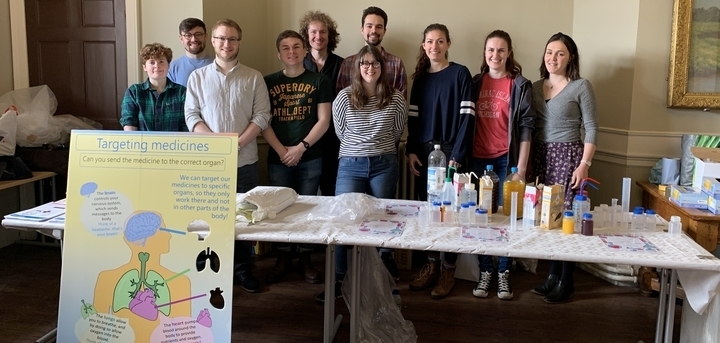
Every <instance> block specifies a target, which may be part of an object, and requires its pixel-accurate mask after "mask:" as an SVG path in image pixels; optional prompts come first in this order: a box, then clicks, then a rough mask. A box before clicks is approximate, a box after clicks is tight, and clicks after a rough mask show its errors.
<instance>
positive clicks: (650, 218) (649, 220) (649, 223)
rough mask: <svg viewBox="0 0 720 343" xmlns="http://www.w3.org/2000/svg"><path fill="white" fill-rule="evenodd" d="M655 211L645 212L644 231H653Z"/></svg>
mask: <svg viewBox="0 0 720 343" xmlns="http://www.w3.org/2000/svg"><path fill="white" fill-rule="evenodd" d="M655 217H656V216H655V211H653V210H645V230H655V225H657V223H656V221H655Z"/></svg>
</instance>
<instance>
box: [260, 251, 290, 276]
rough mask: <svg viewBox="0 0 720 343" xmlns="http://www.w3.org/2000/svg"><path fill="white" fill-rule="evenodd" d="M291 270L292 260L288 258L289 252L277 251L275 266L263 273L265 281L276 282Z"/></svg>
mask: <svg viewBox="0 0 720 343" xmlns="http://www.w3.org/2000/svg"><path fill="white" fill-rule="evenodd" d="M291 270H292V260H291V259H290V253H289V252H287V251H278V257H277V261H275V266H274V267H272V268H271V269H270V271H268V273H267V274H266V275H265V282H267V283H269V284H270V283H276V282H280V281H282V279H283V278H284V277H285V275H286V274H287V273H289V272H290V271H291Z"/></svg>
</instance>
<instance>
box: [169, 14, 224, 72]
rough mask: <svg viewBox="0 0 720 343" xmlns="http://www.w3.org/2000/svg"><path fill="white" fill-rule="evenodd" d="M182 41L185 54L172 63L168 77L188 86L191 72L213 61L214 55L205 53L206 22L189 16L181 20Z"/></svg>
mask: <svg viewBox="0 0 720 343" xmlns="http://www.w3.org/2000/svg"><path fill="white" fill-rule="evenodd" d="M179 30H180V42H182V45H183V47H184V48H185V55H183V56H182V57H180V58H178V59H176V60H174V61H172V62H171V63H170V70H169V71H168V77H169V78H170V80H172V81H173V82H175V83H177V84H181V85H183V86H187V80H188V77H189V76H190V73H192V72H193V70H195V69H199V68H202V67H204V66H206V65H208V64H210V63H212V61H213V58H212V56H207V54H205V39H206V38H207V33H205V23H204V22H203V21H202V20H200V19H197V18H187V19H185V20H183V21H181V22H180V28H179Z"/></svg>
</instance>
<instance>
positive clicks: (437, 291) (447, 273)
mask: <svg viewBox="0 0 720 343" xmlns="http://www.w3.org/2000/svg"><path fill="white" fill-rule="evenodd" d="M453 287H455V269H445V268H443V269H442V272H441V273H440V278H439V279H438V282H437V285H435V288H433V290H432V292H430V297H431V298H433V299H442V298H444V297H446V296H447V295H448V294H450V291H452V289H453Z"/></svg>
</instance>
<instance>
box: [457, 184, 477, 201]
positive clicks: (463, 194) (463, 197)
mask: <svg viewBox="0 0 720 343" xmlns="http://www.w3.org/2000/svg"><path fill="white" fill-rule="evenodd" d="M477 201H478V192H477V191H476V190H475V184H474V183H466V184H465V188H463V190H462V191H460V203H464V202H465V203H470V202H472V203H475V202H477Z"/></svg>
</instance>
